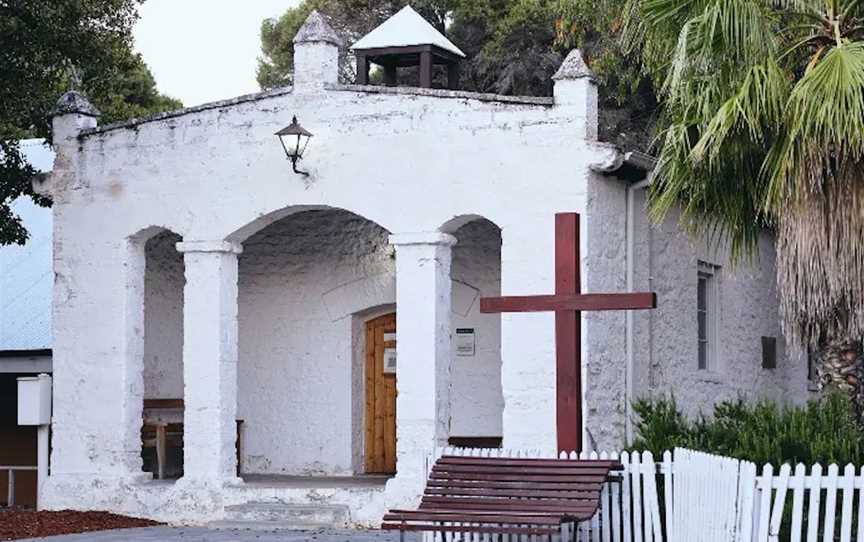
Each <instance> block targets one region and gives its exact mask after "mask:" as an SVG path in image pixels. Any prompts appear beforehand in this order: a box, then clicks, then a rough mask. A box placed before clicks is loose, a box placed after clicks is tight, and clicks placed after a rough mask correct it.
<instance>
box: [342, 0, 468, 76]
mask: <svg viewBox="0 0 864 542" xmlns="http://www.w3.org/2000/svg"><path fill="white" fill-rule="evenodd" d="M351 50H352V51H353V52H354V55H355V56H356V57H357V84H360V85H367V84H369V68H370V65H371V64H377V65H379V66H381V67H382V68H383V69H384V84H385V85H387V86H396V76H397V73H398V70H399V68H404V67H410V66H419V69H420V86H421V87H423V88H432V73H433V70H434V66H435V65H436V64H437V65H443V66H445V67H446V69H447V88H450V89H456V88H458V87H459V62H460V61H461V60H462V59H463V58H465V53H463V52H462V51H461V50H460V49H459V48H458V47H456V46H455V45H454V44H453V42H451V41H450V40H448V39H447V38H446V37H445V36H444V35H443V34H441V32H438V30H436V29H435V27H433V26H432V25H431V24H429V22H428V21H426V19H424V18H423V17H422V16H420V14H419V13H417V12H416V11H414V10H413V9H412V8H411V6H405V7H404V8H402V9H401V10H400V11H399V12H398V13H396V14H395V15H393V16H392V17H390V18H389V19H387V20H386V21H384V22H383V23H382V24H381V25H379V26H378V27H377V28H375V29H374V30H373V31H372V32H370V33H368V34H366V35H365V36H363V37H362V38H360V40H359V41H357V43H355V44H354V45H352V46H351Z"/></svg>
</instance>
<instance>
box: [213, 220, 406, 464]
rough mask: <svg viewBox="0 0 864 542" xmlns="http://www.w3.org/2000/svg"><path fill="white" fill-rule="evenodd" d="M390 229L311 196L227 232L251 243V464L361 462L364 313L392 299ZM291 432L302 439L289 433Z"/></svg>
mask: <svg viewBox="0 0 864 542" xmlns="http://www.w3.org/2000/svg"><path fill="white" fill-rule="evenodd" d="M389 234H390V232H389V231H388V230H387V229H386V228H385V227H384V226H382V225H380V224H379V223H377V222H375V221H373V220H369V219H367V218H365V217H363V216H360V215H358V214H355V213H353V212H351V211H348V210H344V209H340V208H335V207H330V206H319V205H315V206H294V207H289V208H285V209H281V210H279V211H274V212H273V213H270V214H267V215H264V216H261V217H259V218H258V219H256V220H254V221H253V222H251V223H250V224H247V225H245V226H243V227H241V228H238V229H237V230H235V231H234V232H232V233H231V234H230V235H229V236H228V237H227V239H228V240H230V241H234V242H242V244H243V252H242V253H241V254H240V256H239V257H238V269H239V279H238V322H239V355H238V418H240V419H243V420H244V423H243V427H242V436H241V438H242V441H243V452H242V454H243V456H242V457H241V461H240V463H241V471H242V473H243V474H246V475H254V474H294V475H310V474H320V475H345V474H352V473H354V472H356V471H357V470H359V469H358V467H359V466H360V465H359V463H360V460H359V459H358V456H357V449H358V446H360V445H362V441H360V442H357V439H356V432H357V429H356V428H357V425H358V422H357V419H358V418H357V415H356V412H355V408H356V406H355V405H361V406H362V405H363V404H364V403H363V402H362V401H357V393H358V387H357V385H356V381H357V380H358V378H360V377H361V376H362V375H360V374H359V372H358V370H357V366H356V365H357V364H356V361H355V360H356V354H355V350H356V347H357V345H356V341H357V340H358V337H357V330H356V327H357V315H362V314H366V313H367V312H368V311H370V310H375V308H376V307H382V306H384V307H386V306H388V305H390V306H392V304H393V303H394V302H395V288H394V287H393V285H394V284H395V279H394V277H395V251H394V250H393V248H392V247H391V246H390V245H389ZM360 390H361V391H362V388H360ZM286 434H291V435H294V438H292V439H284V438H281V437H282V436H284V435H286Z"/></svg>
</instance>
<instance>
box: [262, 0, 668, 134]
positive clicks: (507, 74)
mask: <svg viewBox="0 0 864 542" xmlns="http://www.w3.org/2000/svg"><path fill="white" fill-rule="evenodd" d="M407 3H408V2H407V0H401V1H393V0H375V1H372V2H370V1H368V0H366V1H362V2H361V1H358V0H304V1H303V2H301V3H300V5H298V6H297V7H296V8H292V9H289V10H288V11H286V12H285V14H284V15H282V16H281V17H279V18H278V19H267V20H265V21H264V22H263V24H262V25H261V50H262V56H261V57H260V58H259V63H258V83H259V84H260V85H261V87H262V88H272V87H278V86H283V85H287V84H290V82H291V73H292V71H293V69H294V46H293V43H292V39H293V38H294V35H295V34H296V32H297V30H298V29H299V28H300V26H301V25H302V24H303V21H304V20H305V19H306V17H307V16H308V14H309V13H310V12H311V11H312V10H313V9H316V10H318V11H319V12H321V13H322V14H324V15H325V16H327V17H328V18H329V20H330V22H331V24H332V26H333V28H334V29H335V30H336V31H337V33H339V34H340V35H341V36H342V37H343V39H344V41H345V45H346V47H347V46H349V45H350V44H351V43H353V42H355V41H356V40H358V39H359V38H361V37H362V36H363V35H365V34H366V33H368V32H369V31H371V30H372V29H373V28H375V27H376V26H378V25H379V24H381V23H382V22H384V20H386V19H387V18H388V17H390V16H391V15H392V14H394V13H395V12H396V11H398V10H399V9H401V8H402V7H403V6H404V5H405V4H407ZM411 5H412V7H414V8H415V9H416V10H417V11H418V12H419V13H420V14H421V15H423V16H424V17H425V18H426V19H427V20H428V21H429V22H430V23H431V24H432V25H433V26H434V27H436V28H438V30H440V31H441V32H444V33H446V35H447V36H448V37H449V38H450V39H451V40H452V41H453V42H454V43H456V44H457V45H458V46H459V48H460V49H462V50H463V51H464V52H465V54H466V59H465V60H463V62H462V68H461V71H462V75H461V78H460V80H461V87H462V88H463V89H464V90H471V91H476V92H494V93H498V94H511V95H529V96H544V95H545V96H548V95H550V94H551V93H552V81H551V77H552V75H553V74H554V73H555V71H556V70H557V69H558V67H559V66H560V64H561V62H562V60H563V58H564V55H565V54H566V53H567V52H568V51H569V50H570V49H572V48H574V47H579V48H580V49H582V50H583V54H585V56H586V58H587V61H588V63H589V64H590V65H591V68H592V69H593V70H594V72H595V74H596V75H597V79H598V82H599V85H600V97H601V112H600V133H601V138H603V139H605V140H606V141H611V142H615V143H618V144H621V145H624V146H627V147H637V148H644V147H645V146H647V144H648V141H649V139H650V133H651V129H652V127H653V123H654V110H655V109H656V103H655V99H654V89H653V87H652V86H651V79H650V78H649V77H647V76H646V74H644V73H643V72H642V70H641V64H640V62H639V58H638V55H635V56H634V55H628V54H625V53H626V52H625V51H624V49H623V47H622V45H621V40H620V35H621V33H622V29H623V27H624V24H623V20H624V18H623V16H622V10H623V8H624V7H625V5H626V4H625V1H624V0H602V1H600V2H597V1H589V0H425V1H419V2H418V1H413V2H411ZM341 64H342V68H341V79H342V80H343V81H345V82H352V81H353V79H354V68H353V66H352V65H351V59H350V58H349V57H348V55H347V50H343V51H342V57H341ZM409 80H410V79H409Z"/></svg>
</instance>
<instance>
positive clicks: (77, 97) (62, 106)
mask: <svg viewBox="0 0 864 542" xmlns="http://www.w3.org/2000/svg"><path fill="white" fill-rule="evenodd" d="M70 113H72V114H79V115H87V116H90V117H98V116H100V115H101V114H102V113H100V112H99V110H98V109H96V108H95V107H94V106H93V104H91V103H90V101H89V100H88V99H87V97H86V96H84V95H83V94H81V93H80V92H78V91H77V90H70V91H68V92H66V93H65V94H63V96H60V99H59V100H57V105H56V106H55V107H54V111H53V112H52V114H51V116H57V115H68V114H70Z"/></svg>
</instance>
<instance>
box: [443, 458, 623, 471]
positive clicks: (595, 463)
mask: <svg viewBox="0 0 864 542" xmlns="http://www.w3.org/2000/svg"><path fill="white" fill-rule="evenodd" d="M435 464H436V465H500V466H501V467H536V466H544V465H546V466H551V467H559V466H568V465H570V466H585V467H587V468H590V467H605V468H608V469H609V470H621V469H623V468H624V466H623V465H622V464H621V463H620V462H618V461H614V460H606V459H585V460H582V459H580V460H575V459H535V458H529V457H524V458H518V459H512V458H507V459H504V458H497V457H467V456H458V455H445V456H442V457H441V459H439V460H438V461H437V462H436V463H435Z"/></svg>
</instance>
